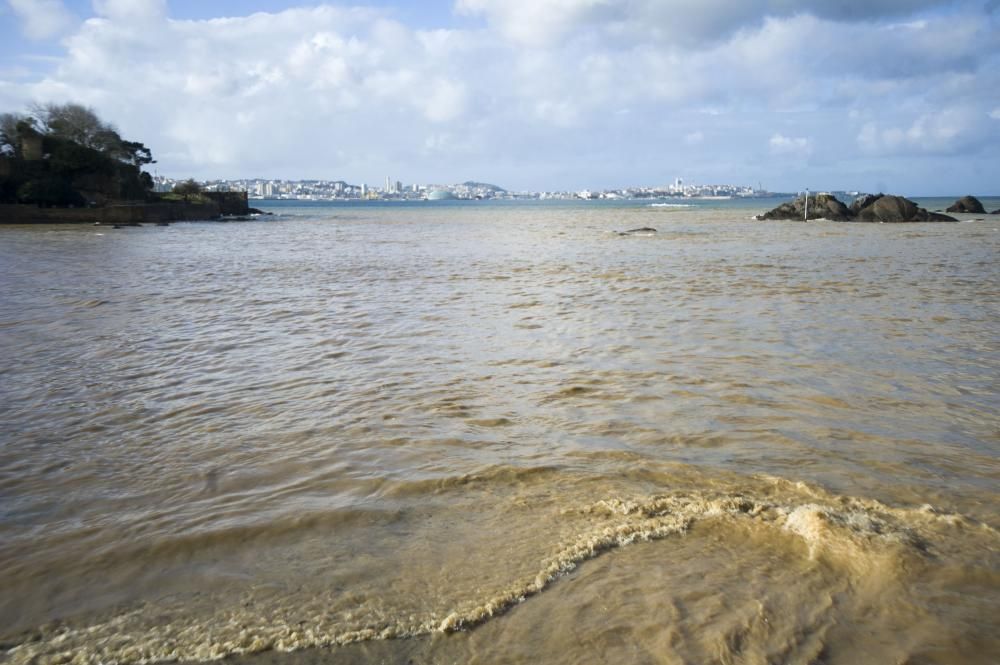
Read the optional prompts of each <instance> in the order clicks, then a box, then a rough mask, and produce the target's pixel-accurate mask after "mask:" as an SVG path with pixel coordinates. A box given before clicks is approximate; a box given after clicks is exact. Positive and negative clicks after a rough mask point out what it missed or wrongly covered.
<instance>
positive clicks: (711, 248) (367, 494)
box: [0, 204, 1000, 664]
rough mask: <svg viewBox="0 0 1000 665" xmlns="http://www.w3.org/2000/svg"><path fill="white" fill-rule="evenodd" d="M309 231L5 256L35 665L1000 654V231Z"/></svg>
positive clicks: (451, 220)
mask: <svg viewBox="0 0 1000 665" xmlns="http://www.w3.org/2000/svg"><path fill="white" fill-rule="evenodd" d="M283 211H284V212H285V213H286V214H285V215H283V216H280V217H277V218H275V219H273V220H270V221H268V222H262V223H247V224H209V223H205V224H176V225H173V226H171V227H169V228H153V227H147V228H139V229H123V230H109V229H100V228H93V227H68V226H67V227H46V228H30V227H0V268H2V271H3V280H2V283H0V358H2V361H3V362H2V367H0V404H2V407H0V644H2V647H0V648H2V649H4V650H6V655H5V656H4V655H0V660H3V659H6V660H7V661H8V662H11V663H33V662H38V663H47V662H63V661H71V662H95V663H96V662H120V663H132V662H154V661H158V660H171V659H179V660H207V659H214V658H220V657H224V656H234V655H239V654H244V655H246V656H247V657H248V658H250V660H253V661H256V660H261V661H265V660H266V661H276V662H285V661H289V662H291V661H295V662H312V661H325V660H331V659H332V660H335V661H336V662H369V661H375V662H393V663H395V662H406V661H407V660H409V659H412V660H414V661H416V662H462V663H464V662H470V663H472V662H481V663H493V662H508V663H527V662H551V663H579V662H629V663H708V662H718V663H765V662H782V663H831V664H833V663H995V662H998V661H1000V535H998V533H997V529H998V528H1000V514H998V510H997V499H998V491H997V489H998V478H1000V416H998V412H1000V408H998V407H1000V399H998V393H1000V391H998V388H1000V386H998V378H1000V269H998V264H997V256H998V248H1000V219H993V218H986V219H985V220H984V221H976V222H973V223H964V224H954V225H925V224H920V225H850V224H849V225H844V224H833V223H812V224H809V225H801V224H789V223H755V222H751V221H748V218H749V217H750V215H751V214H753V212H756V210H749V209H739V208H735V207H728V208H692V209H664V208H648V207H621V208H617V207H593V206H592V207H585V206H580V205H577V206H543V205H534V206H531V205H525V206H503V205H495V204H494V205H480V206H430V207H426V208H422V207H419V206H401V207H398V208H392V207H382V208H364V207H357V208H312V209H283ZM966 219H968V220H971V219H973V218H972V217H966ZM640 226H652V227H656V228H657V229H658V230H659V232H658V233H656V234H655V235H652V234H651V235H647V236H630V237H622V236H618V235H615V234H614V233H611V231H613V230H615V229H627V228H633V227H640ZM291 650H301V651H299V652H298V653H296V654H285V653H284V652H286V651H291ZM261 652H263V653H261ZM0 654H3V651H0ZM252 654H258V655H257V656H252ZM251 656H252V657H251Z"/></svg>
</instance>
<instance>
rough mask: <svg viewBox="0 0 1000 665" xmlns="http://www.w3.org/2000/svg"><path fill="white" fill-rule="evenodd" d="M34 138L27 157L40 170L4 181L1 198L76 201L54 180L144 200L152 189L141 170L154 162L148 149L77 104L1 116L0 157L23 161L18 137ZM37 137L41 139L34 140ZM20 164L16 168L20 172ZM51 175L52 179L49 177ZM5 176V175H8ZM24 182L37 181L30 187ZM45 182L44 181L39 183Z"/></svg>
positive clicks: (84, 189) (97, 195) (56, 202)
mask: <svg viewBox="0 0 1000 665" xmlns="http://www.w3.org/2000/svg"><path fill="white" fill-rule="evenodd" d="M29 136H30V137H34V140H33V141H32V142H31V143H30V145H31V146H32V147H33V148H34V149H35V150H36V151H37V152H38V153H39V154H36V156H35V157H33V158H32V160H31V161H32V163H34V164H37V167H32V168H34V169H35V170H36V171H37V170H39V169H40V170H41V171H40V172H39V173H41V172H44V173H45V174H46V177H45V178H44V179H41V180H40V179H39V178H38V177H36V176H39V173H32V174H31V175H23V176H22V177H19V178H18V181H19V182H17V183H11V182H5V183H3V185H4V187H3V196H4V198H5V199H10V198H12V196H11V192H15V191H16V192H17V194H16V198H19V199H24V200H31V201H32V202H38V203H39V204H44V205H67V204H72V205H76V201H75V200H73V201H70V199H71V198H72V197H68V196H67V195H65V192H62V191H61V190H60V191H57V190H58V189H59V188H57V187H56V186H55V184H54V180H55V179H62V181H63V183H64V184H66V185H67V187H69V188H70V189H72V190H78V191H79V192H86V193H87V195H88V197H89V196H91V195H94V196H95V198H98V199H100V198H105V199H114V198H119V197H124V198H127V199H130V200H132V199H143V198H146V197H147V196H149V193H150V192H151V191H152V189H153V180H152V178H151V177H150V176H149V174H147V173H144V172H143V171H142V167H143V166H146V165H147V164H154V163H155V160H154V159H153V155H152V152H151V151H150V149H149V148H147V147H146V146H145V145H143V144H142V143H139V142H138V141H126V140H125V139H123V138H122V137H121V135H119V134H118V131H117V130H116V129H115V128H114V126H112V125H111V124H109V123H107V122H104V121H103V120H101V119H100V118H99V117H98V116H97V114H96V113H95V112H94V111H93V109H90V108H88V107H86V106H83V105H81V104H73V103H70V104H36V105H35V106H33V107H32V108H31V109H30V113H29V114H20V113H4V114H0V155H6V156H8V157H12V158H14V159H15V160H18V159H20V160H27V159H29V157H28V155H25V154H22V149H23V147H24V146H25V145H27V144H25V143H24V141H23V139H25V138H26V137H29ZM39 139H41V141H40V142H39ZM24 169H25V164H21V165H20V166H19V171H21V172H23V171H24ZM49 176H51V177H49ZM7 180H9V178H8V179H7ZM27 180H37V182H32V183H30V184H31V185H32V186H31V187H28V188H27V189H24V191H23V194H24V195H23V196H22V191H21V189H22V185H25V184H29V183H27V182H26V181H27ZM43 180H44V182H43Z"/></svg>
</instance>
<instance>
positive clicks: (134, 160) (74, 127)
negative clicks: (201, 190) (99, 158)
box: [31, 103, 156, 168]
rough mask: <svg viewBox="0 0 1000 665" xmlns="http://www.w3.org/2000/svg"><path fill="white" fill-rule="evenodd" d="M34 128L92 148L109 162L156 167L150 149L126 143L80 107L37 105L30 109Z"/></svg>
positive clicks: (112, 127) (83, 107) (103, 123)
mask: <svg viewBox="0 0 1000 665" xmlns="http://www.w3.org/2000/svg"><path fill="white" fill-rule="evenodd" d="M31 115H32V117H33V118H34V119H35V122H36V126H37V127H38V128H39V130H40V131H41V132H42V134H45V135H47V136H50V137H52V138H56V139H65V140H67V141H72V142H73V143H77V144H79V145H82V146H84V147H87V148H92V149H94V150H97V151H99V152H102V153H104V154H105V155H107V156H109V157H111V158H112V159H117V160H118V161H120V162H124V163H126V164H131V165H132V166H137V167H140V168H141V167H143V166H145V165H146V164H155V163H156V160H154V159H153V155H152V153H151V152H150V150H149V148H147V147H146V146H144V145H143V144H142V143H138V142H135V141H126V140H125V139H123V138H122V137H121V135H119V134H118V130H116V129H115V127H114V125H111V124H108V123H106V122H104V121H103V120H101V119H100V118H99V117H97V114H96V113H95V112H94V110H93V109H91V108H88V107H86V106H82V105H80V104H72V103H70V104H36V105H35V106H33V107H32V109H31Z"/></svg>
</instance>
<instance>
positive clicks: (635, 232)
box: [618, 226, 656, 236]
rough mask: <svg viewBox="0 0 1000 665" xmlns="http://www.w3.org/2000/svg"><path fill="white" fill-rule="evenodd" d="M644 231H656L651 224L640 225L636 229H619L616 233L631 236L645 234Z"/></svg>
mask: <svg viewBox="0 0 1000 665" xmlns="http://www.w3.org/2000/svg"><path fill="white" fill-rule="evenodd" d="M645 233H656V229H654V228H653V227H651V226H642V227H640V228H638V229H629V230H628V231H619V232H618V235H620V236H633V235H639V234H645Z"/></svg>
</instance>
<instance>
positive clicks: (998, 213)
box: [990, 210, 1000, 215]
mask: <svg viewBox="0 0 1000 665" xmlns="http://www.w3.org/2000/svg"><path fill="white" fill-rule="evenodd" d="M990 214H991V215H1000V210H994V211H993V212H991V213H990Z"/></svg>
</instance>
